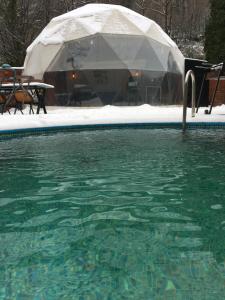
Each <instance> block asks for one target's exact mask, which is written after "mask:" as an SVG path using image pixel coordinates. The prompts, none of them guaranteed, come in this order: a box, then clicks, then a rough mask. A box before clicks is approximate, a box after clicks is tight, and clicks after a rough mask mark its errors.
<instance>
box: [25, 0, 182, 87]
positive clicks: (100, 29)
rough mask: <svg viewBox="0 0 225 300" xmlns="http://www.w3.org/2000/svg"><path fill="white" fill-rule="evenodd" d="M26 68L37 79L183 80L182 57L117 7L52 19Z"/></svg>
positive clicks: (150, 24)
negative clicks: (107, 73) (120, 76)
mask: <svg viewBox="0 0 225 300" xmlns="http://www.w3.org/2000/svg"><path fill="white" fill-rule="evenodd" d="M24 68H25V69H24V74H25V75H31V76H34V77H35V78H37V79H42V78H43V75H44V74H45V73H46V72H63V71H64V72H65V71H71V70H76V71H77V70H79V71H85V70H89V71H90V70H138V71H149V72H151V75H148V77H149V76H150V77H152V78H153V79H154V80H155V78H161V80H163V78H164V77H165V75H166V74H169V73H170V74H176V75H179V76H180V77H182V76H183V73H184V57H183V55H182V53H181V52H180V50H179V49H178V47H177V45H176V44H175V43H174V42H173V41H172V40H171V38H170V37H169V36H168V35H167V34H166V33H165V32H164V31H163V30H162V29H161V27H160V26H158V25H157V24H156V23H155V22H154V21H152V20H150V19H148V18H146V17H143V16H142V15H140V14H138V13H136V12H134V11H132V10H130V9H127V8H125V7H122V6H119V5H108V4H88V5H85V6H83V7H81V8H78V9H75V10H73V11H71V12H68V13H66V14H64V15H61V16H59V17H56V18H54V19H52V20H51V21H50V23H49V24H48V25H47V26H46V27H45V28H44V30H43V31H42V32H41V34H40V35H39V36H38V37H37V38H36V39H35V40H34V42H33V43H32V44H31V45H30V46H29V47H28V49H27V55H26V59H25V63H24ZM132 74H133V73H132V72H131V76H133V75H132ZM149 74H150V73H149ZM167 77H168V76H167ZM171 78H173V79H172V80H174V81H175V79H174V78H175V77H174V76H172V77H171V76H170V77H168V78H167V81H168V84H167V86H171V84H172V82H171ZM90 80H91V79H90ZM164 81H165V80H164ZM169 81H170V82H169ZM174 84H177V83H175V82H174ZM179 84H182V83H181V80H180V83H179ZM148 85H150V83H148ZM181 88H182V87H181Z"/></svg>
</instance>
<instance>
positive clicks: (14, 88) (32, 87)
mask: <svg viewBox="0 0 225 300" xmlns="http://www.w3.org/2000/svg"><path fill="white" fill-rule="evenodd" d="M52 88H54V86H53V85H50V84H46V83H42V82H25V83H21V82H16V83H3V84H2V85H1V86H0V92H1V93H2V94H4V95H13V97H7V100H6V103H5V106H8V105H10V103H11V101H12V100H13V98H14V100H16V101H18V103H24V104H29V105H31V104H33V103H34V98H36V99H37V112H36V113H37V114H39V113H40V110H41V109H43V111H44V113H45V114H47V110H46V107H45V93H46V90H47V89H52ZM20 91H21V92H20ZM22 92H23V93H22ZM22 96H24V98H23V100H22ZM31 97H32V98H33V102H32V101H31ZM25 102H27V103H25ZM18 108H19V107H18ZM18 108H17V109H18Z"/></svg>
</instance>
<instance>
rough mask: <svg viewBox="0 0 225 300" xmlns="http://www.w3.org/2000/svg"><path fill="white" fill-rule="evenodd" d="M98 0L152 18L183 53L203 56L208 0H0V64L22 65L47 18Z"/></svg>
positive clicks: (208, 12) (189, 55)
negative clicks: (27, 51) (124, 7)
mask: <svg viewBox="0 0 225 300" xmlns="http://www.w3.org/2000/svg"><path fill="white" fill-rule="evenodd" d="M102 2H104V3H111V4H120V5H123V6H126V7H128V8H130V9H133V10H135V11H137V12H139V13H141V14H142V15H144V16H147V17H149V18H151V19H153V20H154V21H156V22H157V23H158V24H159V25H160V26H161V27H162V28H163V29H164V30H165V31H166V32H167V33H168V34H169V35H170V36H171V37H172V39H174V41H175V42H176V43H177V44H178V46H179V47H180V49H181V51H182V52H183V54H184V55H185V56H188V57H195V58H203V57H204V47H203V43H204V33H205V27H206V23H207V20H208V19H209V14H210V5H209V0H108V1H107V0H105V1H93V0H92V1H89V0H0V64H2V63H9V64H11V65H14V66H21V65H23V62H24V58H25V54H26V48H27V47H28V46H29V45H30V44H31V42H32V41H33V40H34V39H35V37H36V36H37V35H38V34H39V33H40V32H41V30H42V29H43V28H44V27H45V26H46V24H47V23H48V22H49V21H50V20H51V18H53V17H55V16H58V15H60V14H63V13H65V12H67V11H70V10H72V9H75V8H77V7H80V6H82V5H84V4H87V3H102Z"/></svg>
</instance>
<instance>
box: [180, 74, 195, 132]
mask: <svg viewBox="0 0 225 300" xmlns="http://www.w3.org/2000/svg"><path fill="white" fill-rule="evenodd" d="M190 79H191V82H192V89H191V116H192V118H194V117H195V106H196V80H195V74H194V72H193V71H192V70H189V71H188V72H187V74H186V76H185V80H184V104H183V121H182V130H183V132H185V131H186V129H187V104H188V87H189V82H190Z"/></svg>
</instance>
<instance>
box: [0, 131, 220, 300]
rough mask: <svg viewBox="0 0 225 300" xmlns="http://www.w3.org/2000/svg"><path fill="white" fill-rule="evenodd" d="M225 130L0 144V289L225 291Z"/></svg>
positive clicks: (181, 295)
mask: <svg viewBox="0 0 225 300" xmlns="http://www.w3.org/2000/svg"><path fill="white" fill-rule="evenodd" d="M224 168H225V131H223V130H222V131H219V130H218V131H217V130H216V131H215V130H214V131H191V132H188V133H187V134H186V135H185V136H182V134H181V132H180V131H179V130H172V129H170V130H162V129H161V130H141V129H138V130H131V129H129V130H112V131H110V130H106V131H92V132H71V133H67V134H65V133H64V134H62V133H59V134H56V135H42V136H32V137H26V138H21V139H13V140H8V141H6V140H5V141H1V142H0V299H1V300H2V299H4V300H14V299H16V300H27V299H29V300H33V299H34V300H58V299H60V300H62V299H65V300H73V299H77V300H104V299H105V300H117V299H118V300H121V299H134V300H142V299H143V300H146V299H147V300H151V299H153V300H161V299H162V300H167V299H182V300H186V299H188V300H189V299H197V300H201V299H202V300H208V299H210V300H215V299H216V300H220V299H221V300H222V299H225V213H224V212H225V209H224V207H225V202H224V198H225V170H224Z"/></svg>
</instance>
